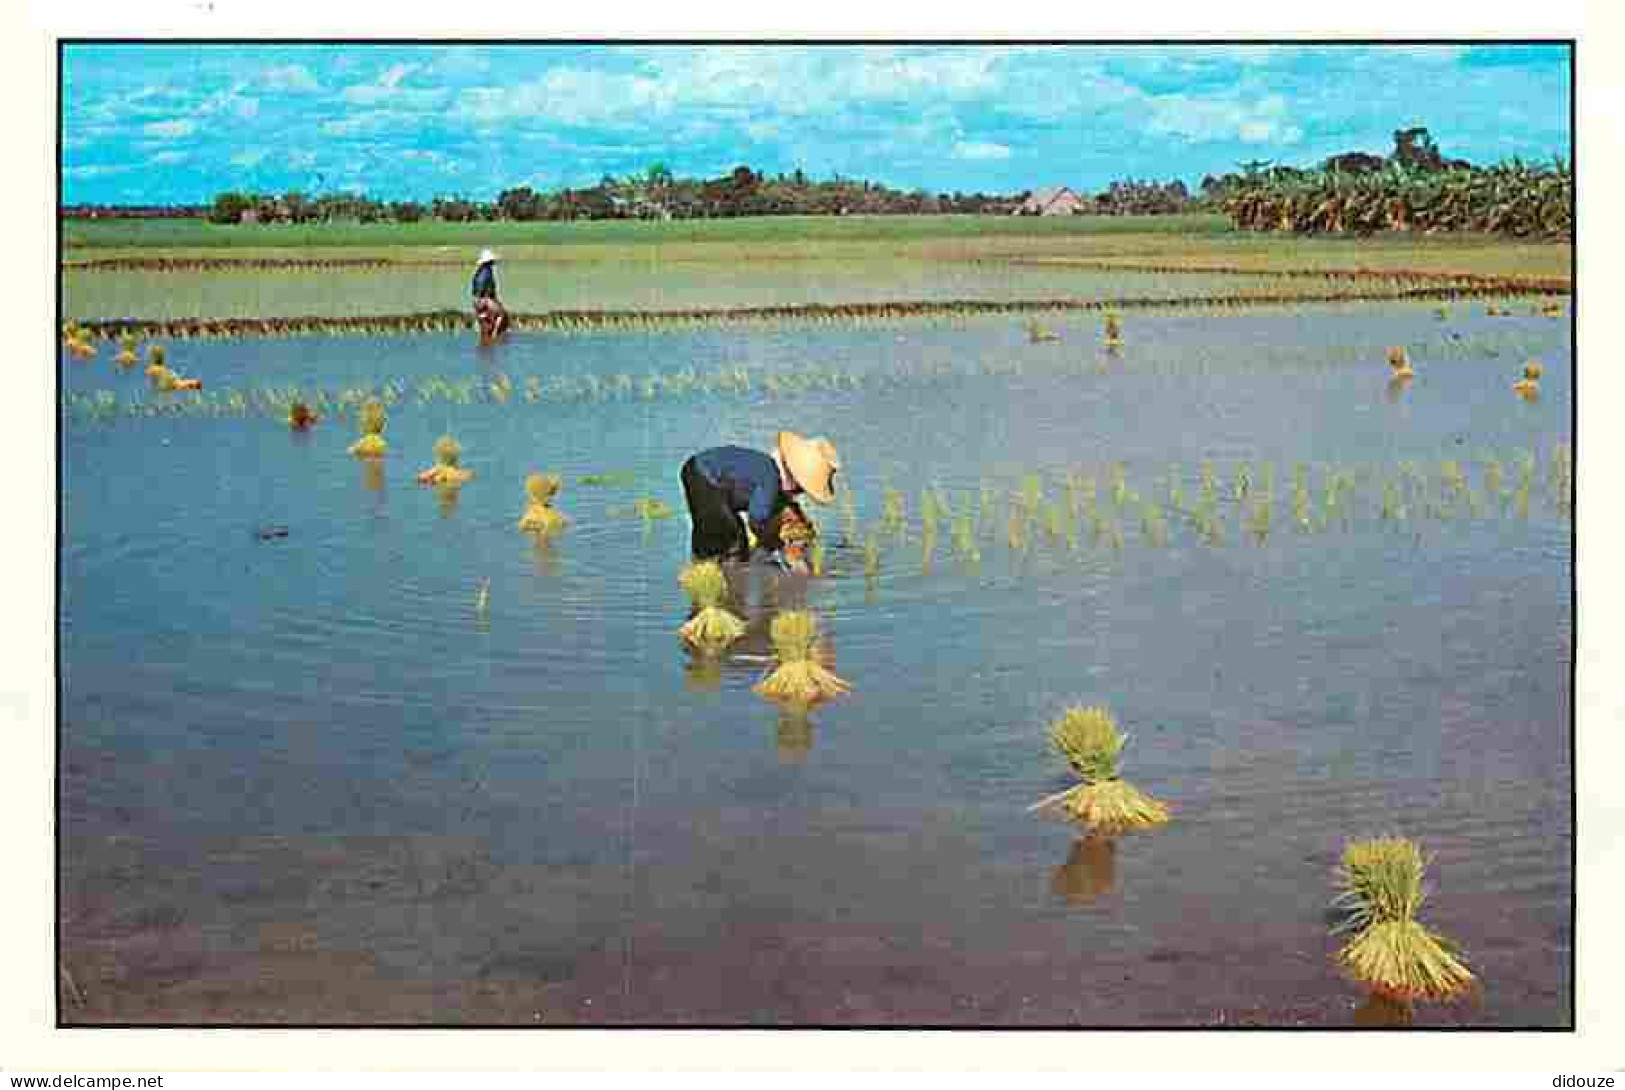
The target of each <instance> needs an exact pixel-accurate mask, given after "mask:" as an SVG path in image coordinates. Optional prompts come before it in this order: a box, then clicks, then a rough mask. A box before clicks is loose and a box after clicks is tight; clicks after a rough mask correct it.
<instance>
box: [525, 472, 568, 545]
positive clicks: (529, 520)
mask: <svg viewBox="0 0 1625 1090" xmlns="http://www.w3.org/2000/svg"><path fill="white" fill-rule="evenodd" d="M563 486H564V480H563V478H561V477H558V476H556V475H554V474H551V473H532V474H531V475H530V476H528V477H526V478H525V495H526V497H527V498H528V500H529V503H528V505H527V506H526V507H525V513H524V514H523V515H521V516H520V519H519V528H520V529H521V530H524V531H525V532H527V533H539V534H549V533H552V532H553V531H555V530H562V529H563V528H564V526H565V525H566V524H567V523H568V522H569V521H570V520H569V519H567V518H566V517H565V516H564V515H563V514H562V513H561V512H559V511H557V510H555V509H554V507H553V498H554V497H555V496H557V495H558V494H559V489H560V488H562V487H563Z"/></svg>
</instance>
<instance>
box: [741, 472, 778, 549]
mask: <svg viewBox="0 0 1625 1090" xmlns="http://www.w3.org/2000/svg"><path fill="white" fill-rule="evenodd" d="M778 498H779V483H778V482H777V481H773V482H772V483H768V482H766V481H758V482H757V483H756V486H755V487H754V488H752V489H751V490H750V509H749V511H748V512H747V519H746V525H747V526H748V527H749V528H750V530H751V532H752V533H754V534H755V535H756V536H757V537H761V536H762V535H763V534H764V533H766V531H767V528H768V524H769V523H770V522H772V520H773V508H774V506H775V501H776V500H777V499H778Z"/></svg>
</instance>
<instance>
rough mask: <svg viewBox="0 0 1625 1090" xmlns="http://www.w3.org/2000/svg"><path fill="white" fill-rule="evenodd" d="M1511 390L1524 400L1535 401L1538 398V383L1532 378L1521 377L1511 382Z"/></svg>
mask: <svg viewBox="0 0 1625 1090" xmlns="http://www.w3.org/2000/svg"><path fill="white" fill-rule="evenodd" d="M1512 392H1513V393H1515V394H1517V395H1518V396H1519V397H1521V398H1523V399H1524V400H1525V401H1536V400H1538V399H1539V398H1540V383H1538V382H1536V381H1535V380H1534V379H1532V378H1521V379H1519V380H1518V381H1517V382H1514V383H1513V384H1512Z"/></svg>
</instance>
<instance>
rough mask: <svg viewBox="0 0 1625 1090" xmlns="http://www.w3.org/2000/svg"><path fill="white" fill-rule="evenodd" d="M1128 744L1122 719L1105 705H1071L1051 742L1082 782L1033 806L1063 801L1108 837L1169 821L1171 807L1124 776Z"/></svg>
mask: <svg viewBox="0 0 1625 1090" xmlns="http://www.w3.org/2000/svg"><path fill="white" fill-rule="evenodd" d="M1124 743H1125V739H1124V737H1123V735H1122V734H1121V733H1120V732H1119V731H1118V729H1117V720H1116V719H1115V718H1113V716H1112V714H1111V712H1109V711H1107V710H1106V709H1105V708H1103V707H1092V708H1085V707H1072V708H1068V709H1067V710H1066V711H1065V712H1063V713H1062V714H1061V717H1060V718H1059V719H1057V720H1056V721H1055V722H1054V723H1053V724H1052V725H1051V727H1050V744H1051V745H1053V746H1054V747H1055V749H1056V751H1057V752H1059V753H1060V754H1061V755H1062V756H1064V757H1065V758H1066V759H1067V763H1068V764H1070V765H1071V766H1072V770H1073V771H1074V772H1076V773H1077V774H1078V776H1079V777H1080V778H1082V780H1083V782H1082V783H1080V784H1078V785H1077V786H1075V787H1071V788H1069V789H1067V790H1066V791H1063V792H1061V793H1060V794H1058V795H1051V796H1050V797H1049V798H1047V799H1042V800H1040V801H1039V802H1037V803H1035V804H1033V806H1032V809H1034V810H1039V809H1046V808H1048V807H1051V806H1059V807H1061V809H1062V811H1063V812H1064V813H1066V814H1067V815H1068V816H1069V817H1071V818H1074V819H1075V820H1078V821H1081V822H1083V823H1084V824H1086V825H1088V826H1089V827H1090V828H1091V829H1093V830H1095V831H1096V832H1099V833H1102V834H1105V835H1108V836H1109V835H1112V834H1115V833H1121V832H1127V831H1129V830H1132V829H1149V828H1153V827H1155V826H1158V825H1163V824H1165V823H1167V821H1168V820H1169V813H1168V807H1167V806H1165V805H1164V804H1163V803H1161V802H1158V801H1157V800H1156V799H1154V798H1151V797H1150V796H1149V795H1146V794H1145V793H1144V792H1142V791H1140V790H1139V788H1137V787H1135V786H1134V785H1133V784H1130V783H1128V782H1127V781H1125V780H1124V779H1122V777H1121V776H1120V775H1119V768H1118V758H1119V756H1120V755H1121V754H1122V752H1123V746H1124Z"/></svg>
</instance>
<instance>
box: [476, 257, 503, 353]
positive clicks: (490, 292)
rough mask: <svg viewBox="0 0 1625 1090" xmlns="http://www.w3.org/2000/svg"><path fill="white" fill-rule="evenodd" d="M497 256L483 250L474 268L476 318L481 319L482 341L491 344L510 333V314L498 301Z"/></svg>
mask: <svg viewBox="0 0 1625 1090" xmlns="http://www.w3.org/2000/svg"><path fill="white" fill-rule="evenodd" d="M498 260H499V259H498V257H497V255H496V254H494V253H492V252H491V251H490V250H481V251H480V259H479V261H478V262H477V263H476V264H475V266H474V285H473V291H474V317H476V318H477V319H479V323H480V340H482V341H484V342H485V343H487V344H489V343H490V342H492V341H494V340H496V339H497V338H498V337H500V336H502V335H503V334H504V333H506V332H508V312H507V311H506V310H503V309H502V304H501V303H500V302H498V301H497V270H496V264H497V261H498Z"/></svg>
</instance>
